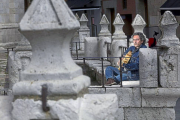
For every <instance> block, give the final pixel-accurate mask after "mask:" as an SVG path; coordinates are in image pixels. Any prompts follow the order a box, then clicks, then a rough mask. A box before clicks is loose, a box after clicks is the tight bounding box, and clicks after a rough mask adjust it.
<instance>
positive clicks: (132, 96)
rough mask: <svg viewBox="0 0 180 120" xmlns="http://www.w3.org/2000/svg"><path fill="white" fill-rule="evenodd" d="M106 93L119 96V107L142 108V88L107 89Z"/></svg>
mask: <svg viewBox="0 0 180 120" xmlns="http://www.w3.org/2000/svg"><path fill="white" fill-rule="evenodd" d="M106 93H107V94H110V93H111V94H112V93H113V94H116V95H117V96H118V102H119V107H141V93H140V88H107V89H106Z"/></svg>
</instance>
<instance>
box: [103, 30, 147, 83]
mask: <svg viewBox="0 0 180 120" xmlns="http://www.w3.org/2000/svg"><path fill="white" fill-rule="evenodd" d="M132 37H133V43H134V46H131V47H130V48H128V49H127V50H126V51H125V52H124V54H123V57H125V55H126V54H128V55H129V54H130V55H131V57H130V59H129V61H127V60H126V63H125V62H124V63H123V64H122V71H127V72H126V73H122V81H127V80H139V49H140V48H147V47H146V45H145V41H146V39H145V37H144V35H143V34H142V33H140V32H136V33H134V34H133V35H132ZM123 59H124V60H125V58H122V60H123ZM117 64H118V65H119V62H118V63H117ZM105 75H106V80H107V82H106V85H113V84H119V83H120V82H121V80H120V71H119V70H118V68H115V67H112V66H108V67H107V68H106V72H105Z"/></svg>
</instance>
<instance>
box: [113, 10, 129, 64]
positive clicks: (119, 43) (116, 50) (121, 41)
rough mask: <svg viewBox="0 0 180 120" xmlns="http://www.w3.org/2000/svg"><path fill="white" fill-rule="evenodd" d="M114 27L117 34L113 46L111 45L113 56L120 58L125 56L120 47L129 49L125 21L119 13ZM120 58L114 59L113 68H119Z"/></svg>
mask: <svg viewBox="0 0 180 120" xmlns="http://www.w3.org/2000/svg"><path fill="white" fill-rule="evenodd" d="M113 25H114V26H115V32H114V34H113V36H112V39H113V41H112V45H111V56H112V57H120V56H121V54H123V53H122V52H123V51H121V50H122V49H121V48H120V47H127V36H126V35H125V34H124V32H123V26H124V21H123V20H122V18H121V16H120V14H119V13H118V14H117V16H116V18H115V20H114V23H113ZM118 61H119V58H112V59H111V63H112V65H113V66H117V62H118Z"/></svg>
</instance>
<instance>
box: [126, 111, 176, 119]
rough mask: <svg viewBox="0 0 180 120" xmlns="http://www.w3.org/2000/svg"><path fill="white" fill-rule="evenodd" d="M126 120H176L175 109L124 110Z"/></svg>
mask: <svg viewBox="0 0 180 120" xmlns="http://www.w3.org/2000/svg"><path fill="white" fill-rule="evenodd" d="M124 113H125V120H175V111H174V108H124Z"/></svg>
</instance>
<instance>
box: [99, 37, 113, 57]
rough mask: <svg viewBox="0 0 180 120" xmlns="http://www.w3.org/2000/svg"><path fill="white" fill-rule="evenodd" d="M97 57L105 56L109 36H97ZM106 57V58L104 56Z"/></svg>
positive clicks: (109, 41) (109, 40)
mask: <svg viewBox="0 0 180 120" xmlns="http://www.w3.org/2000/svg"><path fill="white" fill-rule="evenodd" d="M98 42H99V47H98V48H99V57H107V56H108V55H107V43H111V39H110V38H109V37H99V41H98ZM104 59H107V58H104Z"/></svg>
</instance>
